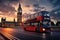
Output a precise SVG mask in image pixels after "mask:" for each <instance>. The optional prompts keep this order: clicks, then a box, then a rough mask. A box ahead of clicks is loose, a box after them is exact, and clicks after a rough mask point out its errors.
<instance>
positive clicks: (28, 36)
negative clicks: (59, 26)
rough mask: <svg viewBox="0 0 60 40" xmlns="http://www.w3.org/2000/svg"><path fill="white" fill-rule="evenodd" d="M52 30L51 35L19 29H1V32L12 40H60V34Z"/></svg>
mask: <svg viewBox="0 0 60 40" xmlns="http://www.w3.org/2000/svg"><path fill="white" fill-rule="evenodd" d="M52 30H53V31H51V32H50V33H36V32H28V31H24V30H23V29H19V28H0V32H1V33H2V34H5V35H7V34H9V35H7V36H6V37H8V38H10V39H12V40H60V32H59V31H54V29H52ZM11 37H12V38H11ZM15 38H16V39H15Z"/></svg>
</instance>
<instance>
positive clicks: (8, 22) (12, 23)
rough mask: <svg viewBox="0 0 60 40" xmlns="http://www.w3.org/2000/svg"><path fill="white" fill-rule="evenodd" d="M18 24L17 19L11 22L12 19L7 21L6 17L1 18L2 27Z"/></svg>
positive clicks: (0, 24)
mask: <svg viewBox="0 0 60 40" xmlns="http://www.w3.org/2000/svg"><path fill="white" fill-rule="evenodd" d="M17 25H18V24H17V22H16V21H15V19H14V21H13V22H11V21H6V18H1V23H0V26H1V27H15V26H17Z"/></svg>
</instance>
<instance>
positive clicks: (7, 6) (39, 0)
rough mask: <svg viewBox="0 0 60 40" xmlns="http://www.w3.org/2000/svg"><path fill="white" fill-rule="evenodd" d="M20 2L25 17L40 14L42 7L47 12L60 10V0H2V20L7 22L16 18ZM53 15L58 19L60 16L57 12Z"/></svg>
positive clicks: (0, 14) (0, 1) (0, 6)
mask: <svg viewBox="0 0 60 40" xmlns="http://www.w3.org/2000/svg"><path fill="white" fill-rule="evenodd" d="M19 1H20V3H21V7H22V10H23V11H22V12H23V15H25V14H33V13H35V12H38V11H40V9H41V7H45V9H46V10H47V11H52V10H54V11H55V10H60V5H59V4H60V1H59V0H0V18H1V17H6V18H7V20H12V19H13V18H16V17H17V8H18V3H19ZM53 14H54V15H56V16H57V17H58V16H59V15H60V13H57V12H55V13H53ZM53 14H52V15H53ZM9 18H10V19H9Z"/></svg>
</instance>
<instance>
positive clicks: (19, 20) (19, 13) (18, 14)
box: [17, 3, 22, 26]
mask: <svg viewBox="0 0 60 40" xmlns="http://www.w3.org/2000/svg"><path fill="white" fill-rule="evenodd" d="M17 23H18V26H21V23H22V8H21V4H20V3H19V7H18V13H17Z"/></svg>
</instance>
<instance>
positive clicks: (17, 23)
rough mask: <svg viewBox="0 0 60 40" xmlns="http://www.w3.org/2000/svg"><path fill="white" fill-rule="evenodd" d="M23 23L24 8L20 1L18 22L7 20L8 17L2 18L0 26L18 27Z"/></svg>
mask: <svg viewBox="0 0 60 40" xmlns="http://www.w3.org/2000/svg"><path fill="white" fill-rule="evenodd" d="M21 23H22V8H21V4H20V3H19V7H18V13H17V22H16V21H15V19H14V21H12V22H11V21H6V18H1V23H0V27H17V26H21Z"/></svg>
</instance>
